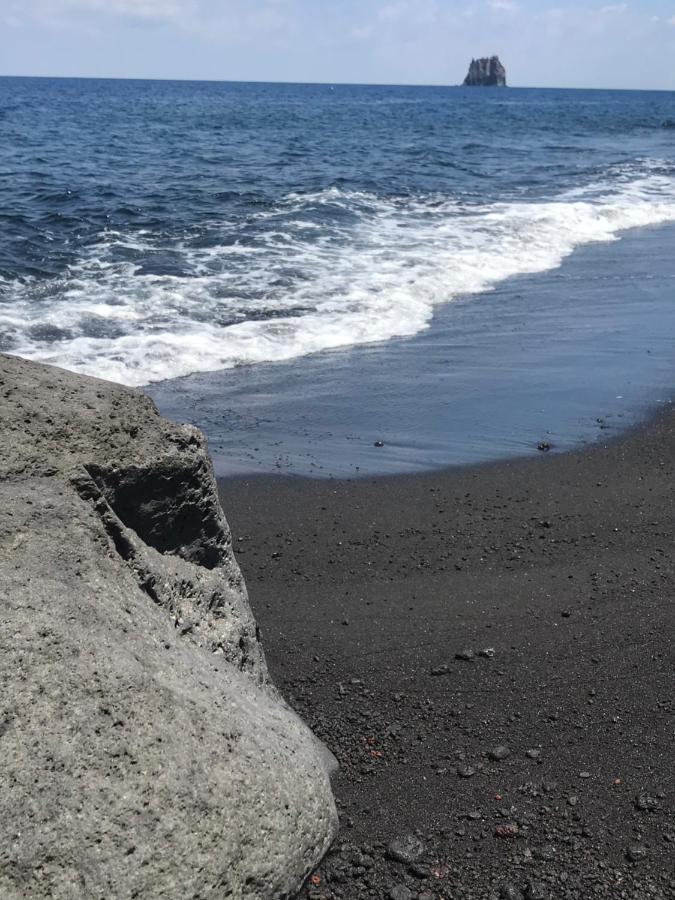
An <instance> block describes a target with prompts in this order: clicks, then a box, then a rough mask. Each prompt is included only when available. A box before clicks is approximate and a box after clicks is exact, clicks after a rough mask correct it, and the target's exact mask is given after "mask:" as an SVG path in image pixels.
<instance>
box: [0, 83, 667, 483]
mask: <svg viewBox="0 0 675 900" xmlns="http://www.w3.org/2000/svg"><path fill="white" fill-rule="evenodd" d="M0 201H1V203H0V223H1V227H0V350H3V351H6V352H10V353H16V354H19V355H21V356H25V357H28V358H31V359H36V360H42V361H45V362H50V363H54V364H57V365H61V366H65V367H66V368H69V369H72V370H74V371H78V372H83V373H87V374H90V375H97V376H100V377H102V378H109V379H114V380H117V381H121V382H124V383H126V384H129V385H135V386H145V387H146V389H147V390H148V392H149V393H151V394H152V396H154V397H155V399H156V400H157V402H158V404H159V405H160V407H161V408H162V409H163V411H165V412H166V413H167V414H169V415H172V416H173V417H175V418H177V419H184V420H191V421H194V422H196V423H197V424H198V425H200V426H201V427H203V428H205V430H206V431H207V433H208V435H209V438H210V440H211V445H212V449H213V451H214V455H215V457H216V463H217V467H218V469H219V471H221V472H235V471H237V472H250V471H274V470H278V469H283V470H287V471H293V472H298V473H303V474H306V473H316V474H342V475H344V474H364V473H367V472H371V471H382V470H385V471H408V470H412V469H418V468H425V467H429V466H437V465H446V464H448V463H457V462H466V461H475V460H483V459H492V458H497V457H501V456H505V455H513V454H516V455H517V454H521V453H527V452H536V449H534V448H536V444H537V443H540V442H542V441H544V442H546V443H548V444H550V445H551V446H552V448H554V449H564V448H566V447H569V446H574V445H576V444H578V443H580V442H584V441H592V440H597V439H599V438H603V437H604V436H606V434H607V432H611V431H612V430H613V429H615V428H616V427H619V426H621V425H624V424H630V423H632V422H633V421H635V420H636V419H637V418H639V416H640V415H642V414H644V412H645V411H646V410H647V409H650V408H652V407H653V406H654V405H656V404H658V403H661V402H666V401H668V400H669V399H670V397H671V388H672V387H673V386H674V385H675V360H674V359H673V352H672V348H673V341H674V340H675V252H673V251H675V239H674V235H675V224H671V223H675V94H672V93H665V92H664V93H657V92H654V93H650V92H626V91H572V90H560V91H557V90H535V89H516V88H508V89H501V90H500V89H465V88H452V87H429V88H424V87H376V86H345V85H335V86H332V85H281V84H232V83H208V82H168V81H112V80H110V81H107V80H100V81H99V80H77V79H73V80H68V79H22V78H2V79H0ZM376 443H378V444H379V443H381V444H382V445H383V446H378V447H375V444H376Z"/></svg>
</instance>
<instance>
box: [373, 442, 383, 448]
mask: <svg viewBox="0 0 675 900" xmlns="http://www.w3.org/2000/svg"><path fill="white" fill-rule="evenodd" d="M373 447H384V441H375V443H374V444H373Z"/></svg>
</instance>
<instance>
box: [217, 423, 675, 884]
mask: <svg viewBox="0 0 675 900" xmlns="http://www.w3.org/2000/svg"><path fill="white" fill-rule="evenodd" d="M674 469H675V414H674V413H673V411H672V408H669V409H668V410H666V411H665V412H662V413H661V414H660V415H659V416H658V417H657V418H656V419H655V420H653V421H652V422H651V423H650V424H649V425H647V426H645V427H644V428H641V429H639V430H635V431H632V432H630V433H628V434H627V435H626V436H624V437H623V438H621V439H619V440H616V441H614V442H612V443H609V444H607V445H598V446H595V447H593V448H592V449H587V450H583V451H579V452H574V453H568V454H561V455H556V456H551V455H549V456H547V455H545V454H542V455H541V457H540V458H537V459H534V460H532V459H530V460H518V461H514V462H501V463H497V464H493V465H488V466H477V467H473V468H458V469H448V470H445V471H442V472H434V473H431V474H428V475H421V476H420V475H415V476H401V477H382V478H375V479H363V480H353V481H330V480H323V481H312V480H305V479H300V478H292V477H281V476H280V477H277V478H273V477H270V478H257V479H256V478H254V479H236V478H231V479H225V480H222V481H221V482H220V489H221V496H222V501H223V506H224V508H225V511H226V514H227V516H228V518H229V521H230V524H231V527H232V531H233V537H234V542H235V548H236V551H237V555H238V559H239V562H240V564H241V567H242V569H243V572H244V575H245V578H246V582H247V584H248V588H249V593H250V598H251V603H252V606H253V610H254V613H255V615H256V618H257V621H258V623H259V625H260V627H261V628H262V631H263V641H264V646H265V650H266V653H267V657H268V661H269V664H270V667H271V671H272V674H273V677H274V679H275V681H276V683H277V684H278V685H279V686H280V688H281V690H282V692H283V693H284V695H285V697H286V698H287V700H288V701H289V703H291V705H292V706H293V707H294V708H295V709H296V710H297V711H298V712H299V713H300V714H301V715H302V716H303V717H304V718H305V720H306V721H307V722H308V723H309V724H310V725H311V727H312V728H313V729H314V730H315V732H316V733H317V734H318V735H319V736H320V737H322V738H323V739H324V740H325V742H326V743H327V744H328V745H329V746H330V748H331V749H332V750H333V752H334V753H335V754H336V756H337V758H338V760H339V762H340V766H341V769H340V773H339V775H338V776H337V778H336V780H335V783H334V788H335V793H336V797H337V800H338V804H339V808H340V812H341V820H342V831H341V835H340V838H339V839H338V842H337V844H336V846H335V847H334V850H333V851H332V853H331V854H330V855H329V856H328V858H327V859H326V860H325V861H324V863H323V864H322V866H321V868H320V869H319V871H318V872H317V873H316V875H315V876H314V877H313V879H312V882H311V883H310V884H309V885H308V886H307V888H306V896H308V897H313V898H347V900H352V898H358V897H368V898H371V897H372V898H381V897H391V898H394V900H406V898H412V897H418V898H423V900H431V898H453V900H459V898H491V897H504V898H516V900H517V898H520V897H526V898H531V900H534V898H538V897H540V898H544V897H551V898H556V900H557V898H575V900H576V898H579V900H582V898H590V897H607V898H627V900H641V898H669V897H674V896H675V871H674V868H673V864H674V860H675V821H674V819H673V800H674V791H675V765H674V762H675V754H674V752H673V724H674V719H673V711H674V706H675V698H674V694H673V683H674V682H673V671H674V668H673V637H674V636H675V618H674V616H673V596H674V594H675V560H674V558H673V524H674V523H673V518H674V516H673V510H674V507H673V499H674V497H673V493H674V491H673V475H674ZM406 835H414V838H409V839H406ZM397 838H403V839H404V840H403V844H404V845H406V844H407V846H403V847H401V846H398V845H394V846H391V842H392V841H394V840H395V839H397ZM392 857H397V858H392Z"/></svg>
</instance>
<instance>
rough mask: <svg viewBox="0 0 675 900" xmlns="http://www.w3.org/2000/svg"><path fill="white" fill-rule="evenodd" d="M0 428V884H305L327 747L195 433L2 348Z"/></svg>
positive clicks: (200, 888)
mask: <svg viewBox="0 0 675 900" xmlns="http://www.w3.org/2000/svg"><path fill="white" fill-rule="evenodd" d="M0 441H1V446H2V453H1V455H0V596H1V597H2V631H1V632H0V634H1V637H0V648H1V650H2V652H1V653H0V684H2V701H3V702H2V710H1V711H0V745H1V750H2V783H3V790H2V794H1V796H0V844H1V845H2V852H0V897H2V900H47V898H49V900H104V898H113V897H114V898H117V900H123V898H124V900H130V898H132V897H138V898H141V897H142V898H144V900H155V898H160V897H162V898H185V900H187V898H200V900H207V898H216V897H223V898H224V897H232V898H235V897H236V898H238V900H273V898H274V900H276V898H280V897H288V896H291V895H293V894H294V892H295V891H297V890H298V889H299V888H300V886H301V885H302V882H303V880H304V879H305V877H306V876H307V875H308V874H309V872H310V871H311V870H312V868H313V867H314V866H316V864H317V863H318V862H319V860H320V859H321V857H322V856H323V854H324V853H325V852H326V850H327V849H328V847H329V845H330V843H331V841H332V839H333V837H334V836H335V832H336V829H337V816H336V812H335V805H334V802H333V797H332V794H331V788H330V783H329V778H328V769H327V759H326V757H327V756H328V757H329V758H330V754H329V753H328V751H327V750H325V748H323V746H322V745H320V744H319V742H318V741H317V740H316V738H315V737H314V736H313V735H312V733H311V732H310V731H309V729H308V728H307V727H306V726H305V725H304V724H303V723H302V722H301V721H300V719H299V718H298V717H297V716H296V715H295V713H293V712H292V711H291V710H290V709H289V708H288V707H287V706H286V704H285V703H284V701H283V700H282V699H281V697H280V696H279V694H278V692H277V691H276V689H275V688H274V686H273V684H272V683H271V681H270V678H269V675H268V672H267V666H266V663H265V658H264V655H263V652H262V648H261V644H260V635H259V631H258V628H257V626H256V623H255V621H254V619H253V615H252V613H251V610H250V607H249V604H248V597H247V593H246V587H245V585H244V581H243V579H242V576H241V572H240V571H239V566H238V565H237V561H236V559H235V557H234V554H233V552H232V542H231V538H230V531H229V528H228V525H227V522H226V521H225V516H224V515H223V511H222V509H221V507H220V503H219V500H218V494H217V490H216V483H215V480H214V477H213V472H212V467H211V461H210V459H209V456H208V454H207V451H206V447H205V441H204V438H203V437H202V435H201V433H200V432H199V431H197V429H195V428H192V427H189V426H184V427H183V426H177V425H172V424H170V423H169V422H167V421H166V420H164V419H162V417H161V416H160V415H159V414H158V412H157V410H156V409H155V407H154V405H153V404H152V402H151V401H150V400H149V399H147V398H146V397H143V396H142V395H140V394H138V393H136V392H134V391H131V390H128V389H127V388H123V387H120V386H118V385H114V384H110V383H108V382H104V381H98V380H96V379H93V378H83V377H79V376H76V375H72V374H70V373H68V372H64V371H62V370H60V369H56V368H51V367H48V366H42V365H37V364H35V363H30V362H26V361H24V360H21V359H15V358H10V357H7V356H1V355H0ZM289 601H290V598H289Z"/></svg>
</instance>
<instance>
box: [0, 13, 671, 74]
mask: <svg viewBox="0 0 675 900" xmlns="http://www.w3.org/2000/svg"><path fill="white" fill-rule="evenodd" d="M492 53H499V54H500V56H501V57H502V59H503V61H504V63H505V64H506V66H507V70H508V74H509V80H510V82H511V83H512V84H514V85H538V86H560V87H624V88H625V87H634V88H663V89H670V90H675V0H632V2H631V0H628V2H614V3H612V2H609V3H607V2H602V0H599V2H591V0H576V2H566V0H0V74H5V75H88V76H112V77H157V78H207V79H228V80H230V79H231V80H255V81H324V82H375V83H399V84H456V83H458V82H459V81H461V80H462V78H463V77H464V75H465V72H466V68H467V65H468V62H469V59H470V58H471V57H472V56H482V55H488V54H492Z"/></svg>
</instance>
